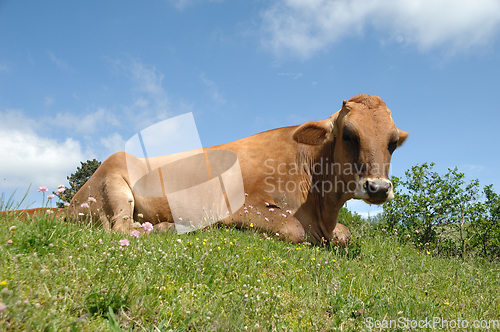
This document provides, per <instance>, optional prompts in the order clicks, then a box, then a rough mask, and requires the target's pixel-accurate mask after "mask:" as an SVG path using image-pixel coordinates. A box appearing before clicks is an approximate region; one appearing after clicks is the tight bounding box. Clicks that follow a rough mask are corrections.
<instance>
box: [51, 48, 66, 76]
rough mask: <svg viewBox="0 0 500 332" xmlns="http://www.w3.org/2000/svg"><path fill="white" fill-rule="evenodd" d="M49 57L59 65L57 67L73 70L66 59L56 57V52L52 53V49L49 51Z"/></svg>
mask: <svg viewBox="0 0 500 332" xmlns="http://www.w3.org/2000/svg"><path fill="white" fill-rule="evenodd" d="M49 57H50V60H52V62H54V63H55V64H56V65H57V67H59V68H61V69H63V70H67V71H69V70H71V68H70V66H69V65H68V64H67V63H66V62H65V61H63V60H61V59H59V58H58V57H56V56H55V55H54V53H52V52H50V51H49Z"/></svg>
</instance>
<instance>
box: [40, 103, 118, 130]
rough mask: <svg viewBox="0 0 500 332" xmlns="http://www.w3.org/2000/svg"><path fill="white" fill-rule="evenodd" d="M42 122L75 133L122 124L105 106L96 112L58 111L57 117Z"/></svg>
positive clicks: (106, 128) (107, 128)
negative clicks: (75, 112)
mask: <svg viewBox="0 0 500 332" xmlns="http://www.w3.org/2000/svg"><path fill="white" fill-rule="evenodd" d="M41 122H43V123H44V124H46V125H47V126H50V127H59V128H65V129H68V130H70V131H72V132H74V133H79V134H87V135H88V134H93V133H96V132H101V131H102V130H109V129H110V127H118V126H119V125H120V121H119V120H118V119H117V117H116V116H115V114H114V113H113V112H112V111H111V110H108V109H105V108H98V109H97V110H96V111H95V112H87V113H84V114H74V113H68V112H66V113H57V115H56V116H55V118H46V119H44V120H41Z"/></svg>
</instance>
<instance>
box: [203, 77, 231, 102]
mask: <svg viewBox="0 0 500 332" xmlns="http://www.w3.org/2000/svg"><path fill="white" fill-rule="evenodd" d="M200 77H201V80H202V81H203V83H204V84H205V85H206V86H207V88H208V93H209V94H210V96H211V97H212V99H213V100H214V101H215V102H216V103H218V104H225V103H226V99H225V98H224V96H223V95H222V94H221V93H220V92H219V87H218V86H217V84H216V83H215V82H214V81H212V80H209V79H208V78H206V77H205V74H201V76H200Z"/></svg>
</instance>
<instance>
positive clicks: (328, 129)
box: [293, 120, 333, 145]
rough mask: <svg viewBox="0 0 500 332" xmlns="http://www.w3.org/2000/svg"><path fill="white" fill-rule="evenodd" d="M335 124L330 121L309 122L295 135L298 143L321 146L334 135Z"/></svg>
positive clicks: (297, 130)
mask: <svg viewBox="0 0 500 332" xmlns="http://www.w3.org/2000/svg"><path fill="white" fill-rule="evenodd" d="M332 130H333V123H332V121H330V120H324V121H309V122H306V123H304V124H303V125H301V126H299V127H298V128H297V129H296V130H295V132H294V133H293V139H294V140H295V141H296V142H298V143H303V144H310V145H320V144H323V143H324V142H325V140H327V139H328V138H329V137H330V135H331V134H332Z"/></svg>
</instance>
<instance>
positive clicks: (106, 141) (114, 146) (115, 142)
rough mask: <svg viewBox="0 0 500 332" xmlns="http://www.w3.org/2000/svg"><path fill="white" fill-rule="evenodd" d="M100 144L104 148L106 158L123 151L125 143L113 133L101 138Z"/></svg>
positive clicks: (118, 135) (119, 136)
mask: <svg viewBox="0 0 500 332" xmlns="http://www.w3.org/2000/svg"><path fill="white" fill-rule="evenodd" d="M100 143H101V145H102V146H103V147H104V148H106V152H105V153H104V154H105V155H107V156H110V155H112V154H113V153H116V152H120V151H125V143H126V142H125V140H124V139H123V137H122V136H121V135H120V134H118V133H114V134H111V135H109V136H106V137H101V139H100Z"/></svg>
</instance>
